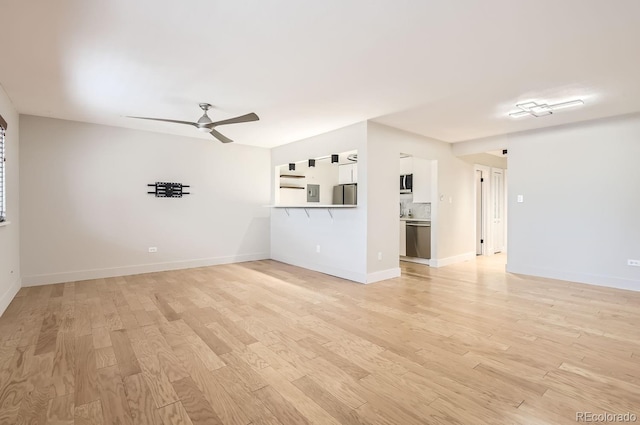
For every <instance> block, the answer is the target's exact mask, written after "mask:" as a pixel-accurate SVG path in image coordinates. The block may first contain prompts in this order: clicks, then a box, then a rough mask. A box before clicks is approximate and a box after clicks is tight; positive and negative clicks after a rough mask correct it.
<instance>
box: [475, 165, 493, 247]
mask: <svg viewBox="0 0 640 425" xmlns="http://www.w3.org/2000/svg"><path fill="white" fill-rule="evenodd" d="M476 171H481V172H482V178H483V179H484V183H485V186H484V188H485V190H484V192H483V193H482V209H483V211H482V212H483V214H482V226H483V227H484V238H483V239H484V243H483V244H482V255H492V254H493V252H492V249H491V242H492V236H491V221H490V219H489V217H490V215H491V208H490V207H489V199H490V196H489V193H490V192H491V167H488V166H486V165H481V164H474V166H473V211H474V215H473V219H474V222H476V225H475V226H474V227H475V228H476V229H475V232H474V233H473V235H474V239H473V246H474V247H475V246H476V243H477V239H478V229H477V227H478V226H477V220H478V208H477V206H476V199H477V196H478V193H477V189H476Z"/></svg>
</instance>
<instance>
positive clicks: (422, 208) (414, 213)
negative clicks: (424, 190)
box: [400, 195, 431, 219]
mask: <svg viewBox="0 0 640 425" xmlns="http://www.w3.org/2000/svg"><path fill="white" fill-rule="evenodd" d="M409 197H411V195H409ZM402 198H403V196H402V195H400V205H401V210H400V211H401V212H402V216H403V217H406V216H407V215H408V214H409V210H411V217H413V218H428V219H431V204H414V203H413V202H411V199H402Z"/></svg>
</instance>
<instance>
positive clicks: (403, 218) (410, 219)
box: [400, 217, 431, 223]
mask: <svg viewBox="0 0 640 425" xmlns="http://www.w3.org/2000/svg"><path fill="white" fill-rule="evenodd" d="M400 221H426V222H427V223H429V222H430V221H431V219H430V218H415V217H400Z"/></svg>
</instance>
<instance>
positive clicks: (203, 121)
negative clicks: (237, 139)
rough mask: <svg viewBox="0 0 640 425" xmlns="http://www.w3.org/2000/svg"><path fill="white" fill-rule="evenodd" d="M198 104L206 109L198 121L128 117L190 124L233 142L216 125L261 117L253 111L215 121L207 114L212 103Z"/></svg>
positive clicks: (237, 122)
mask: <svg viewBox="0 0 640 425" xmlns="http://www.w3.org/2000/svg"><path fill="white" fill-rule="evenodd" d="M198 106H200V109H202V110H203V111H204V114H202V116H201V117H200V118H199V119H198V121H196V122H192V121H181V120H172V119H167V118H151V117H134V116H129V117H128V118H135V119H138V120H150V121H161V122H170V123H173V124H182V125H190V126H193V127H195V128H196V129H197V130H198V131H201V132H202V133H206V134H210V135H211V136H213V137H214V138H216V139H218V140H219V141H220V142H222V143H231V142H233V140H231V139H230V138H228V137H227V136H225V135H224V134H221V133H220V132H219V131H218V130H216V127H218V126H220V125H227V124H239V123H244V122H251V121H258V120H259V119H260V118H259V117H258V115H256V114H255V113H254V112H251V113H249V114H245V115H240V116H238V117H234V118H228V119H226V120H222V121H215V122H213V121H211V118H209V116H208V115H207V111H208V110H209V109H211V105H210V104H209V103H200V104H199V105H198Z"/></svg>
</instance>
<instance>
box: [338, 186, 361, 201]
mask: <svg viewBox="0 0 640 425" xmlns="http://www.w3.org/2000/svg"><path fill="white" fill-rule="evenodd" d="M357 204H358V185H357V183H351V184H339V185H337V186H333V205H357Z"/></svg>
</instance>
